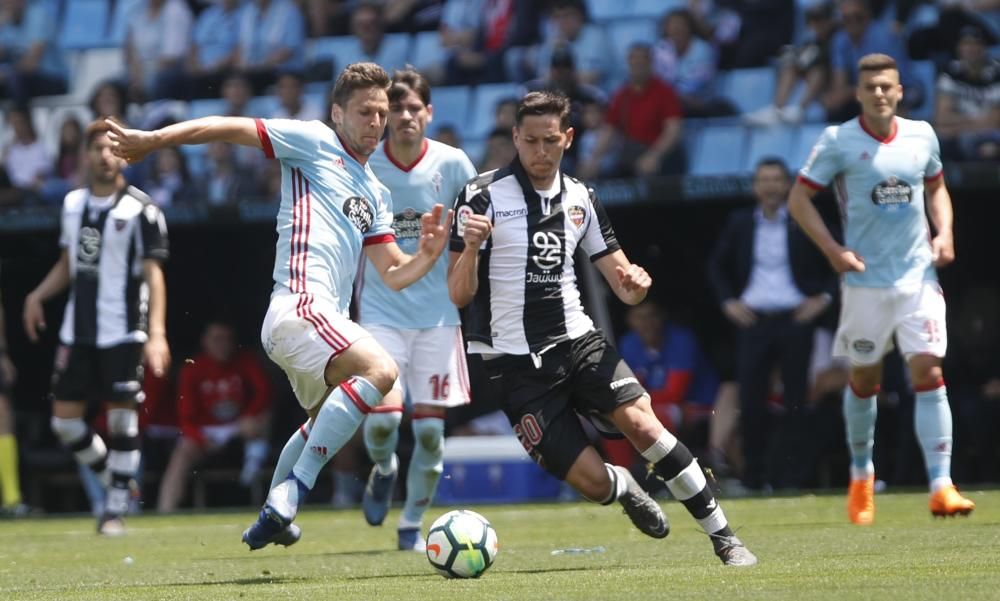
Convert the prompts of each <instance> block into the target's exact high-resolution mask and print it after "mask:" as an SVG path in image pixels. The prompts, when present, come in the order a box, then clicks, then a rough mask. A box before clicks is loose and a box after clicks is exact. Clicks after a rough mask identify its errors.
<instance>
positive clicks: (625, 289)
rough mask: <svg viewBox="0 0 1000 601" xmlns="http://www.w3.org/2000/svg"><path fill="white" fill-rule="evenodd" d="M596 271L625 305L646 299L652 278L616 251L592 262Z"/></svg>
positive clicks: (636, 303)
mask: <svg viewBox="0 0 1000 601" xmlns="http://www.w3.org/2000/svg"><path fill="white" fill-rule="evenodd" d="M594 265H595V266H596V267H597V270H598V271H600V272H601V275H603V276H604V279H605V280H606V281H607V282H608V285H609V286H611V290H612V291H614V293H615V296H617V297H618V298H619V299H620V300H621V301H622V302H623V303H625V304H626V305H638V304H639V303H641V302H642V301H643V299H645V298H646V293H648V292H649V287H650V286H652V285H653V278H652V277H650V275H649V274H648V273H647V272H646V270H645V269H643V268H642V267H639V266H638V265H636V264H635V263H631V262H629V260H628V257H626V256H625V253H624V252H622V251H620V250H616V251H615V252H613V253H611V254H609V255H604V256H603V257H601V258H600V259H598V260H596V261H594Z"/></svg>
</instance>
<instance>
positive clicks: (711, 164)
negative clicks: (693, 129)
mask: <svg viewBox="0 0 1000 601" xmlns="http://www.w3.org/2000/svg"><path fill="white" fill-rule="evenodd" d="M746 135H747V134H746V129H744V127H743V126H742V125H710V126H707V127H705V128H704V129H702V130H701V131H699V132H698V133H696V134H695V139H694V141H693V143H692V146H693V148H694V153H693V154H692V156H691V161H690V167H689V169H688V172H689V173H690V174H691V175H730V174H739V173H741V172H742V170H743V164H744V161H743V155H744V147H745V146H746Z"/></svg>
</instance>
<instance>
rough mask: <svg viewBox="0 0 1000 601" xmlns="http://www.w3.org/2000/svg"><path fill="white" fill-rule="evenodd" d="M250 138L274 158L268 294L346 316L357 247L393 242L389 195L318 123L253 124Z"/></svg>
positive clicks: (358, 255)
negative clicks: (310, 298) (308, 301)
mask: <svg viewBox="0 0 1000 601" xmlns="http://www.w3.org/2000/svg"><path fill="white" fill-rule="evenodd" d="M257 135H258V136H260V141H261V144H262V145H263V147H264V154H266V155H267V156H268V157H269V158H277V159H278V160H280V161H281V206H280V207H279V208H278V220H277V230H278V248H277V253H276V255H275V260H274V285H275V290H278V289H280V288H282V287H286V288H288V289H290V290H291V291H292V292H296V293H299V294H315V295H317V296H324V297H326V298H327V299H329V300H331V301H332V302H333V303H334V305H335V306H336V307H337V308H338V310H339V311H340V312H341V313H342V314H344V315H347V310H348V307H349V306H350V303H351V293H352V290H353V286H354V278H355V276H356V275H357V271H358V265H359V264H360V259H361V251H362V247H363V246H366V245H368V244H378V243H384V242H388V241H391V240H393V239H394V235H393V231H392V210H391V208H390V207H391V206H392V204H391V199H390V197H389V191H388V189H387V188H386V187H385V186H383V185H382V184H381V183H380V182H379V181H378V178H376V177H375V174H374V173H373V172H372V170H371V167H369V166H368V165H361V164H360V163H358V161H357V160H355V159H354V157H352V156H351V154H350V153H349V152H348V151H346V150H345V149H344V147H343V145H342V144H341V142H340V140H339V139H338V137H337V134H336V133H334V131H333V130H332V129H330V128H329V127H327V126H326V124H324V123H323V122H322V121H295V120H292V119H257Z"/></svg>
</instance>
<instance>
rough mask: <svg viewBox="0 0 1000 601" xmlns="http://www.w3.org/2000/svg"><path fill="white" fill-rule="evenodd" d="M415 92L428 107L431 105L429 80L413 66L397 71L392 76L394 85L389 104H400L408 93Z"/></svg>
mask: <svg viewBox="0 0 1000 601" xmlns="http://www.w3.org/2000/svg"><path fill="white" fill-rule="evenodd" d="M411 91H412V92H414V93H415V94H416V95H417V96H419V97H420V100H421V101H422V102H423V103H424V104H425V105H428V104H430V103H431V85H430V84H429V83H427V78H425V77H424V76H423V75H421V74H420V72H419V71H417V70H416V69H415V68H413V66H412V65H406V66H405V67H403V68H402V69H397V70H396V71H395V72H393V74H392V85H390V86H389V102H399V101H400V100H402V99H403V96H406V93H407V92H411Z"/></svg>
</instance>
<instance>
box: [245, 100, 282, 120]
mask: <svg viewBox="0 0 1000 601" xmlns="http://www.w3.org/2000/svg"><path fill="white" fill-rule="evenodd" d="M277 109H278V97H277V96H255V97H253V98H251V99H250V103H249V105H248V107H247V113H249V114H250V115H251V116H253V117H261V118H268V117H270V116H271V115H273V114H274V111H276V110H277Z"/></svg>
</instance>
